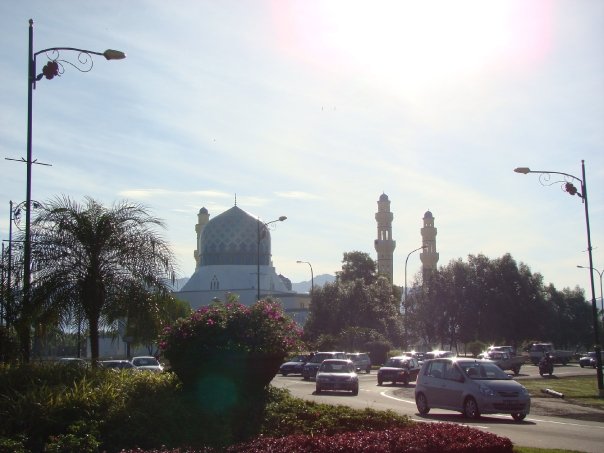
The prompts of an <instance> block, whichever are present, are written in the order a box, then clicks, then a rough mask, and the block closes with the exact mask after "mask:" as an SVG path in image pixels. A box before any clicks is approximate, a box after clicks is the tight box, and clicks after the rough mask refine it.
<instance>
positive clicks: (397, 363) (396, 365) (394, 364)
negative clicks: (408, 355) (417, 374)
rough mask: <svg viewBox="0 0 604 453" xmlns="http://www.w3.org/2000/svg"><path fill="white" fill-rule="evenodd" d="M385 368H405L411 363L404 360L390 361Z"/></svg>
mask: <svg viewBox="0 0 604 453" xmlns="http://www.w3.org/2000/svg"><path fill="white" fill-rule="evenodd" d="M384 366H389V367H393V368H403V367H406V366H409V362H407V361H406V360H402V359H388V360H387V361H386V364H385V365H384Z"/></svg>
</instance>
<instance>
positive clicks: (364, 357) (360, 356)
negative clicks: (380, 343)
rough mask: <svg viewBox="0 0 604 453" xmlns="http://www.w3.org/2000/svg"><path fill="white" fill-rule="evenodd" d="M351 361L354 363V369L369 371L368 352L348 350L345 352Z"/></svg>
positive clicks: (369, 360)
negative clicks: (348, 351)
mask: <svg viewBox="0 0 604 453" xmlns="http://www.w3.org/2000/svg"><path fill="white" fill-rule="evenodd" d="M346 355H347V356H348V358H349V359H350V360H352V363H354V368H355V370H356V371H357V372H358V371H364V372H365V373H367V374H369V373H371V359H370V358H369V354H367V353H366V352H350V353H348V354H346Z"/></svg>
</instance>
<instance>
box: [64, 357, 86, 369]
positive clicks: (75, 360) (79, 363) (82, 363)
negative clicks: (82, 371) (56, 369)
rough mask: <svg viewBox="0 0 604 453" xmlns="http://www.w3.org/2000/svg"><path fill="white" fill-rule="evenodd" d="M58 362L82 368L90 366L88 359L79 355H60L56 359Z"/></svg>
mask: <svg viewBox="0 0 604 453" xmlns="http://www.w3.org/2000/svg"><path fill="white" fill-rule="evenodd" d="M58 363H59V364H60V365H67V366H75V367H82V368H87V367H89V366H90V362H89V361H88V360H85V359H81V358H79V357H61V358H60V359H59V360H58Z"/></svg>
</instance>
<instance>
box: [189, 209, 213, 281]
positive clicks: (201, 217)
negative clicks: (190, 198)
mask: <svg viewBox="0 0 604 453" xmlns="http://www.w3.org/2000/svg"><path fill="white" fill-rule="evenodd" d="M209 221H210V214H209V213H208V210H207V209H206V208H201V209H200V210H199V213H198V214H197V225H195V232H196V233H197V249H196V250H194V251H193V257H194V258H195V269H197V268H198V267H199V266H200V264H201V263H200V262H199V260H200V258H201V232H202V231H203V227H205V226H206V224H207V223H208V222H209Z"/></svg>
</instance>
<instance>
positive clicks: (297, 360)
mask: <svg viewBox="0 0 604 453" xmlns="http://www.w3.org/2000/svg"><path fill="white" fill-rule="evenodd" d="M307 361H308V356H307V355H297V356H294V357H292V358H290V359H289V360H288V361H287V362H285V363H283V364H282V365H281V366H280V367H279V373H281V374H282V375H283V376H287V375H288V374H302V368H303V367H304V364H305V363H306V362H307Z"/></svg>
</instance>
